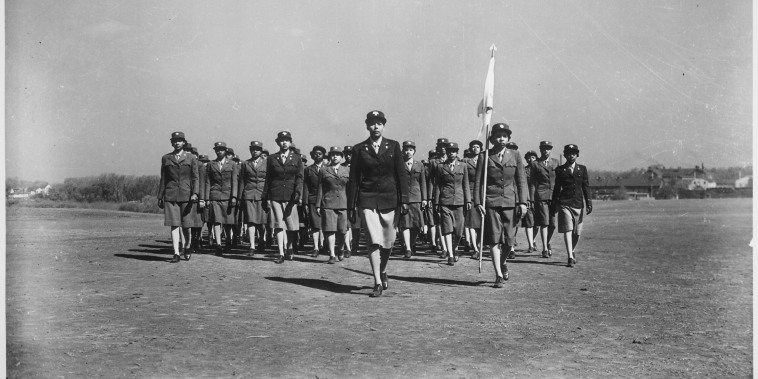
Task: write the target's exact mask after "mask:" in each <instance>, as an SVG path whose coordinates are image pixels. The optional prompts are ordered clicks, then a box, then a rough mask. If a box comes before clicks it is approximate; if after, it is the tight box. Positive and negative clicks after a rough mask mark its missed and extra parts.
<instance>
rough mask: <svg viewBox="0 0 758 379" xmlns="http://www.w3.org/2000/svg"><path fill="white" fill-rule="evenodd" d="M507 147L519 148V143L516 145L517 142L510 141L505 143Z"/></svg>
mask: <svg viewBox="0 0 758 379" xmlns="http://www.w3.org/2000/svg"><path fill="white" fill-rule="evenodd" d="M505 148H506V149H511V150H518V145H516V142H508V143H506V144H505Z"/></svg>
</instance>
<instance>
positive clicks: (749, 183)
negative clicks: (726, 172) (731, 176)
mask: <svg viewBox="0 0 758 379" xmlns="http://www.w3.org/2000/svg"><path fill="white" fill-rule="evenodd" d="M734 188H753V175H748V176H743V177H741V178H739V179H737V180H735V181H734Z"/></svg>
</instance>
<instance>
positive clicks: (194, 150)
mask: <svg viewBox="0 0 758 379" xmlns="http://www.w3.org/2000/svg"><path fill="white" fill-rule="evenodd" d="M190 153H192V154H195V155H197V148H196V147H192V148H191V149H190Z"/></svg>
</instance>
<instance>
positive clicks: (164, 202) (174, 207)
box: [158, 132, 200, 263]
mask: <svg viewBox="0 0 758 379" xmlns="http://www.w3.org/2000/svg"><path fill="white" fill-rule="evenodd" d="M186 143H187V140H186V139H185V138H184V133H182V132H174V133H171V146H172V147H173V148H174V151H173V152H171V153H168V154H166V155H164V156H163V157H161V180H160V184H159V185H158V207H159V208H162V209H163V215H164V221H163V225H165V226H170V227H171V245H172V247H173V248H174V256H173V257H172V258H171V263H177V262H179V244H180V242H181V234H180V233H183V231H182V228H191V227H195V226H196V225H195V215H194V213H193V211H195V210H196V207H195V206H194V205H195V203H196V202H197V200H198V191H199V189H200V184H199V179H198V166H199V165H198V163H199V162H198V161H197V160H196V159H195V156H194V155H192V153H188V152H186V151H184V145H185V144H186ZM191 254H192V250H191V249H190V248H189V247H188V248H187V249H185V250H184V259H185V260H187V261H188V260H190V256H191Z"/></svg>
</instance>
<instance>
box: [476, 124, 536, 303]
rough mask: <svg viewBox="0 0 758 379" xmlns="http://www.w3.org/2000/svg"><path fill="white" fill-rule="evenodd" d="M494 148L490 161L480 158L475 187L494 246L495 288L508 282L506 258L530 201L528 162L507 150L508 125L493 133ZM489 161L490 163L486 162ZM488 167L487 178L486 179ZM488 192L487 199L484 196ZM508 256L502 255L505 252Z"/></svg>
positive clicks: (487, 241)
mask: <svg viewBox="0 0 758 379" xmlns="http://www.w3.org/2000/svg"><path fill="white" fill-rule="evenodd" d="M489 138H490V143H492V144H493V146H492V149H490V150H489V152H488V154H487V155H488V156H487V158H485V153H482V154H480V155H479V158H478V161H477V165H476V182H475V184H474V204H475V205H476V207H477V209H478V210H479V212H481V214H482V215H483V216H484V218H483V223H484V245H489V246H491V250H490V251H491V252H492V266H493V267H494V268H495V275H496V277H495V286H494V287H495V288H502V287H503V281H505V280H508V266H507V264H506V262H505V258H506V255H505V254H507V253H508V251H510V249H511V246H513V241H514V239H515V237H516V225H517V223H518V222H519V220H520V218H521V215H523V214H524V213H525V212H526V202H525V201H524V202H520V201H521V200H519V199H522V200H526V199H527V198H528V191H529V189H528V188H527V185H526V173H525V171H524V160H523V159H522V158H521V155H519V153H518V152H517V151H514V150H510V149H507V148H506V147H505V144H506V143H508V141H509V140H510V139H511V130H510V128H509V127H508V125H506V124H502V123H501V124H495V125H493V126H492V131H491V132H490V136H489ZM485 159H486V160H485ZM485 167H486V170H487V176H486V177H485V172H484V171H485ZM482 190H484V191H485V192H484V196H482ZM503 251H504V252H505V253H503V254H501V252H503Z"/></svg>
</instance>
